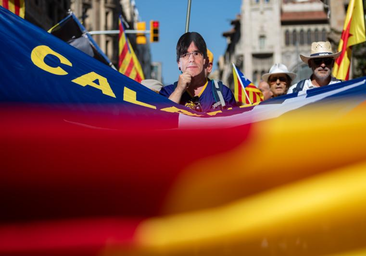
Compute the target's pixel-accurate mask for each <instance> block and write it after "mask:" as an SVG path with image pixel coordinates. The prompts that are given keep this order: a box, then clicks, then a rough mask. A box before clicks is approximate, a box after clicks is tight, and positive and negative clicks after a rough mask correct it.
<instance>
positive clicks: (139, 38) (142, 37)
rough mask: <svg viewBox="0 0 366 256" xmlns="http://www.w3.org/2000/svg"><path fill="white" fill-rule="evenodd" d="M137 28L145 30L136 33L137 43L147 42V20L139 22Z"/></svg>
mask: <svg viewBox="0 0 366 256" xmlns="http://www.w3.org/2000/svg"><path fill="white" fill-rule="evenodd" d="M137 30H139V31H144V32H143V33H142V32H141V33H137V34H136V43H137V44H146V36H145V30H146V22H145V21H142V22H137Z"/></svg>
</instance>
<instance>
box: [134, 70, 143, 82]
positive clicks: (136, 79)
mask: <svg viewBox="0 0 366 256" xmlns="http://www.w3.org/2000/svg"><path fill="white" fill-rule="evenodd" d="M135 81H137V82H139V83H141V81H142V79H141V76H140V73H139V72H137V74H136V77H135Z"/></svg>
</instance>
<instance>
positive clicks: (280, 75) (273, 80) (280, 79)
mask: <svg viewBox="0 0 366 256" xmlns="http://www.w3.org/2000/svg"><path fill="white" fill-rule="evenodd" d="M295 77H296V74H295V73H292V72H289V71H288V69H287V67H286V66H285V65H284V64H281V63H276V64H274V65H273V66H272V67H271V69H270V70H269V73H266V74H264V75H263V76H262V80H263V81H265V82H267V83H268V84H269V88H270V89H271V92H272V94H273V96H272V97H278V96H281V95H285V94H286V93H287V91H288V89H289V88H290V85H291V82H292V81H293V80H294V79H295Z"/></svg>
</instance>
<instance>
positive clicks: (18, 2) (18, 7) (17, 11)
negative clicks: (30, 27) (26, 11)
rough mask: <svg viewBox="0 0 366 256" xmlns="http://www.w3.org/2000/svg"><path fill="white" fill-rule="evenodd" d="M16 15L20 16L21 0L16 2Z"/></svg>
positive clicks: (15, 0)
mask: <svg viewBox="0 0 366 256" xmlns="http://www.w3.org/2000/svg"><path fill="white" fill-rule="evenodd" d="M14 8H15V11H14V13H15V14H16V15H18V16H19V14H20V0H14Z"/></svg>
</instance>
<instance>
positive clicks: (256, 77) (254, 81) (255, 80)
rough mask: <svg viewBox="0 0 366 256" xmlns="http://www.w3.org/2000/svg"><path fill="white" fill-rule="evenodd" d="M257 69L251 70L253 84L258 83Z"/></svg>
mask: <svg viewBox="0 0 366 256" xmlns="http://www.w3.org/2000/svg"><path fill="white" fill-rule="evenodd" d="M258 82H259V81H258V71H257V70H256V71H254V72H253V84H258Z"/></svg>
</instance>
